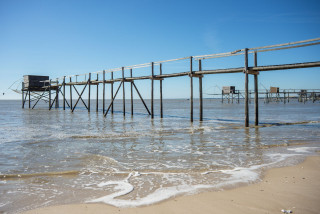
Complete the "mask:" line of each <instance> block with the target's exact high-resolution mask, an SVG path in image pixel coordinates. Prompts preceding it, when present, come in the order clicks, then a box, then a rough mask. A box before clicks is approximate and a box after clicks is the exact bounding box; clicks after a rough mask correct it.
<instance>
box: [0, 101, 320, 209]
mask: <svg viewBox="0 0 320 214" xmlns="http://www.w3.org/2000/svg"><path fill="white" fill-rule="evenodd" d="M149 102H150V101H149V100H147V104H149ZM61 103H62V102H61ZM61 103H60V104H61ZM108 103H109V101H108V102H107V104H108ZM100 106H101V104H100ZM189 106H190V105H189V101H187V100H164V118H163V119H161V118H160V116H159V114H156V115H155V118H154V119H153V120H152V119H151V118H150V116H149V115H148V114H147V112H146V110H145V109H144V106H143V105H142V104H141V102H140V101H139V100H135V102H134V111H135V114H134V115H133V117H132V116H131V115H130V109H129V107H130V101H129V100H128V101H127V112H126V116H125V117H123V113H122V112H121V110H122V104H121V102H120V101H117V102H116V106H115V110H116V111H115V113H114V114H113V115H111V114H108V116H107V117H106V118H104V117H103V115H102V113H101V109H100V112H99V113H96V112H95V106H94V103H92V107H91V113H89V114H88V112H87V111H86V110H85V109H84V107H79V108H77V109H76V110H75V112H74V113H71V112H70V110H69V109H67V110H66V111H64V110H63V109H62V108H59V109H53V110H51V111H48V110H47V104H45V103H39V104H38V106H37V107H36V108H35V109H33V110H30V109H28V108H26V109H21V101H0V115H1V117H0V148H1V150H0V212H8V213H16V212H21V211H24V210H28V209H33V208H36V207H42V206H49V205H55V204H66V203H83V202H88V203H90V202H105V203H107V204H111V205H114V206H118V207H130V206H141V205H147V204H151V203H156V202H159V201H161V200H165V199H167V198H169V197H172V196H175V195H180V194H190V193H195V192H199V191H212V190H218V189H225V188H230V187H232V186H237V185H241V184H245V183H251V182H255V181H257V180H258V179H259V178H260V175H261V172H262V171H263V169H266V168H270V167H277V166H284V165H289V164H295V163H298V162H299V161H301V160H303V157H304V156H305V155H312V154H315V152H316V151H318V150H319V147H320V146H319V143H320V133H319V128H320V103H319V102H317V103H311V102H307V103H305V104H303V103H298V102H297V101H294V100H293V101H291V102H290V103H287V104H283V103H269V104H264V103H263V101H262V100H261V102H260V123H261V127H257V128H250V129H245V128H243V126H244V105H243V103H240V104H231V103H230V104H228V103H221V102H220V100H214V99H205V100H204V121H203V122H199V121H198V120H199V118H198V117H197V115H198V106H197V104H195V110H194V115H195V119H194V120H195V122H194V123H190V119H189ZM253 109H254V108H253V105H250V110H252V111H251V112H250V118H251V120H252V121H251V122H252V123H253V122H254V121H253V118H254V115H253ZM155 111H156V112H159V102H158V101H157V100H156V105H155Z"/></svg>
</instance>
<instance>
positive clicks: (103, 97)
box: [102, 70, 106, 114]
mask: <svg viewBox="0 0 320 214" xmlns="http://www.w3.org/2000/svg"><path fill="white" fill-rule="evenodd" d="M105 99H106V71H105V70H103V89H102V112H103V114H104V111H105V106H106V104H105Z"/></svg>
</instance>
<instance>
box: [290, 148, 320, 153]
mask: <svg viewBox="0 0 320 214" xmlns="http://www.w3.org/2000/svg"><path fill="white" fill-rule="evenodd" d="M316 149H319V147H297V148H288V150H289V151H294V152H297V153H309V152H312V151H313V150H316Z"/></svg>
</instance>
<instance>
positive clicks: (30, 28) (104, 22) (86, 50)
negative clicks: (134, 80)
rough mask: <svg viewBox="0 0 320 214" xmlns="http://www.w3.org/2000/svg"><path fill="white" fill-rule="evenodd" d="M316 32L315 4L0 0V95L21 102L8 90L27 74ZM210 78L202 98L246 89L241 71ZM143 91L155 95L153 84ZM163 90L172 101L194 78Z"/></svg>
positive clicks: (287, 79) (289, 75)
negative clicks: (227, 88)
mask: <svg viewBox="0 0 320 214" xmlns="http://www.w3.org/2000/svg"><path fill="white" fill-rule="evenodd" d="M319 26H320V2H319V1H312V0H309V1H294V0H290V1H282V0H277V1H272V0H268V1H212V0H211V1H172V0H171V1H166V0H162V1H152V0H136V1H107V0H106V1H93V0H91V1H89V0H88V1H83V0H76V1H72V0H68V1H62V0H55V1H50V0H29V1H26V0H23V1H18V0H0V32H1V33H0V47H1V48H0V92H1V95H0V99H20V95H17V94H15V93H11V92H10V91H6V90H7V88H8V87H9V86H10V85H11V84H12V83H13V82H14V81H16V80H18V79H20V78H22V76H23V75H26V74H34V75H49V76H50V77H51V78H56V77H61V76H63V75H72V74H83V73H89V72H95V71H98V70H103V69H110V68H117V67H121V66H128V65H134V64H140V63H146V62H152V61H159V60H166V59H171V58H179V57H185V56H191V55H202V54H211V53H219V52H228V51H233V50H236V49H241V48H245V47H248V48H250V47H256V46H264V45H270V44H278V43H286V42H292V41H299V40H305V39H311V38H317V37H320V27H319ZM319 53H320V46H319V47H310V48H304V49H297V50H290V51H282V52H281V51H279V52H277V53H275V54H274V55H272V54H270V53H266V54H261V56H259V62H258V63H259V64H276V63H293V62H303V61H318V60H319ZM250 63H251V64H252V61H251V62H250ZM209 65H210V66H211V67H210V66H209ZM242 65H243V59H242V58H241V57H240V58H239V59H230V61H223V60H222V61H214V62H212V63H208V64H206V62H204V68H208V69H209V68H216V67H219V66H221V67H233V66H237V67H238V66H242ZM183 66H184V67H185V68H186V69H187V68H188V65H187V64H186V65H180V64H179V65H177V66H176V67H175V69H176V70H175V72H177V71H186V69H184V67H183ZM179 69H180V70H179ZM173 70H174V69H173ZM170 71H171V70H170ZM168 72H169V71H168ZM149 73H150V69H149V68H147V69H144V70H143V69H141V71H140V70H139V74H143V75H146V74H149ZM319 79H320V68H312V69H299V70H292V71H276V72H273V73H272V72H268V73H261V75H260V76H259V82H260V83H262V85H263V86H265V87H267V88H268V87H270V86H279V87H280V88H320V84H319ZM203 81H204V91H205V93H214V92H218V88H219V87H221V86H223V85H235V86H236V87H237V88H238V89H243V87H244V84H243V75H241V74H227V75H208V76H206V77H205V78H204V80H203ZM157 84H158V83H157ZM195 84H197V83H195ZM138 85H139V88H140V89H141V90H142V89H145V90H142V91H145V92H143V95H144V96H145V97H146V98H148V97H149V96H150V94H149V92H150V90H149V88H150V81H146V80H145V81H142V82H141V81H140V82H139V83H138ZM262 85H260V88H261V89H263V87H262ZM164 86H165V90H164V96H165V98H175V97H188V96H189V80H188V78H187V77H185V78H179V79H170V80H165V82H164ZM250 88H253V82H252V81H251V84H250ZM5 91H6V94H5V95H2V93H3V92H5ZM197 94H198V92H197V90H195V95H197ZM156 96H157V94H156ZM120 97H121V95H120V96H119V98H120ZM206 97H208V95H206ZM156 98H157V97H156Z"/></svg>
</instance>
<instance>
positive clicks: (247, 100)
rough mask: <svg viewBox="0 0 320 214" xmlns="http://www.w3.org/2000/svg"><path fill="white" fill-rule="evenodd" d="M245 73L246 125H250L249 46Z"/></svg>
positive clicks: (245, 59) (245, 58) (245, 56)
mask: <svg viewBox="0 0 320 214" xmlns="http://www.w3.org/2000/svg"><path fill="white" fill-rule="evenodd" d="M244 51H245V54H244V73H245V107H244V111H245V127H249V91H248V89H249V78H248V75H249V74H248V48H245V49H244Z"/></svg>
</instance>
